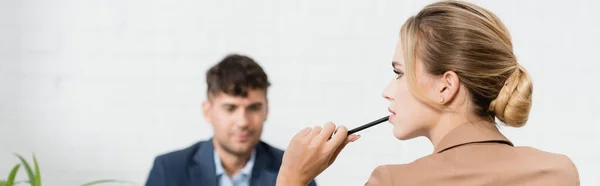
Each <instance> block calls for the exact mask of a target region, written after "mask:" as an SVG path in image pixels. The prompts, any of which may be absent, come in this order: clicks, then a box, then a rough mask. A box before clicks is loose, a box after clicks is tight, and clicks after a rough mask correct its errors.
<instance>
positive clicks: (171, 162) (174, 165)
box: [156, 141, 209, 170]
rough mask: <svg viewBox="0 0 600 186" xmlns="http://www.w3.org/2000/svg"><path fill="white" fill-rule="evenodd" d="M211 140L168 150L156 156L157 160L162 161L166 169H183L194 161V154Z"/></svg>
mask: <svg viewBox="0 0 600 186" xmlns="http://www.w3.org/2000/svg"><path fill="white" fill-rule="evenodd" d="M208 142H209V141H200V142H197V143H195V144H193V145H191V146H189V147H186V148H183V149H179V150H175V151H172V152H168V153H165V154H162V155H159V156H158V157H156V160H157V161H159V162H162V163H163V165H164V166H165V169H167V170H171V169H181V168H182V167H186V166H189V165H192V164H193V163H194V156H195V155H196V152H197V151H198V149H200V148H202V147H203V146H205V145H206V143H208Z"/></svg>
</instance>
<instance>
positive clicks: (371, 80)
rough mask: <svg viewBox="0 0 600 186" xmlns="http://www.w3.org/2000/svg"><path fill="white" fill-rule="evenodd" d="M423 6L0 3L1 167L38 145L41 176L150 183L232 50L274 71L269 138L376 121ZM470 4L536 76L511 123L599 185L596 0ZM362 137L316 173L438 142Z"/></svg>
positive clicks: (355, 169) (402, 159) (196, 133)
mask: <svg viewBox="0 0 600 186" xmlns="http://www.w3.org/2000/svg"><path fill="white" fill-rule="evenodd" d="M428 2H431V1H416V0H413V1H395V0H371V1H317V0H312V1H285V2H284V1H274V0H273V1H267V0H261V1H243V0H226V1H223V0H219V1H216V0H215V1H207V0H203V1H172V0H171V1H166V0H137V1H133V0H129V1H123V0H70V1H68V0H53V1H47V0H0V178H3V177H6V175H8V171H9V169H10V168H11V167H12V166H13V165H14V164H16V163H17V162H18V161H17V159H16V158H15V157H14V156H13V153H20V154H23V155H25V156H26V157H30V155H31V154H32V153H35V154H36V155H37V157H38V159H39V161H40V164H41V165H40V166H41V169H42V174H43V179H44V183H45V184H46V185H50V186H53V185H61V186H62V185H77V184H82V183H84V182H87V181H91V180H96V179H103V178H117V179H127V180H131V181H135V182H138V183H144V182H145V179H146V176H147V173H148V171H149V169H150V166H151V163H152V159H153V158H154V156H156V155H158V154H160V153H164V152H167V151H171V150H174V149H179V148H182V147H186V146H188V145H190V144H192V143H194V142H196V141H197V140H201V139H206V138H208V137H209V136H210V135H211V128H210V127H209V125H208V124H206V123H205V122H204V119H203V118H202V116H201V110H200V103H201V102H202V101H203V98H204V97H205V95H204V91H205V85H204V72H205V71H206V70H207V68H208V67H209V66H210V65H212V64H213V63H215V62H217V61H218V60H219V59H221V58H222V57H223V56H224V55H225V54H227V53H230V52H241V53H243V54H248V55H250V56H252V57H253V58H255V59H256V60H257V61H258V62H259V63H261V65H262V66H263V67H264V68H265V69H266V71H267V73H268V74H269V76H270V78H271V80H272V82H273V88H272V89H271V91H270V94H269V96H270V101H271V102H270V103H271V115H270V117H269V120H268V122H267V124H266V125H267V126H266V131H265V133H264V136H263V137H264V140H266V141H268V142H269V143H271V144H273V145H275V146H277V147H280V148H284V147H285V146H286V145H287V142H288V140H289V139H290V138H291V136H292V135H293V134H294V133H295V132H297V131H298V130H299V129H301V128H303V127H305V126H313V125H320V124H323V123H325V122H327V121H334V122H336V123H338V124H344V125H347V126H349V127H352V126H356V125H360V124H363V123H365V122H368V121H371V120H373V119H376V118H378V117H381V116H383V115H384V114H386V113H387V112H386V108H387V102H386V101H385V100H383V99H382V98H381V96H380V93H381V91H382V89H383V87H384V86H385V85H386V83H387V82H388V81H389V80H390V78H392V76H393V74H392V73H391V68H390V60H391V56H392V52H393V49H394V45H395V42H396V39H398V31H399V28H400V26H401V24H402V23H403V22H404V20H405V19H406V18H407V17H408V16H409V15H411V14H414V13H416V12H417V11H418V10H419V9H420V8H421V7H422V6H424V5H425V4H427V3H428ZM475 2H476V3H478V4H480V5H482V6H484V7H486V8H489V9H491V10H492V11H494V12H496V13H497V15H498V16H499V17H500V18H501V19H502V20H503V21H504V23H505V24H506V25H507V26H508V28H509V29H510V31H511V33H512V36H513V41H514V45H515V51H516V53H517V55H518V57H519V59H520V62H521V63H522V64H523V65H524V66H525V67H526V68H527V69H528V70H529V71H530V73H531V74H532V76H533V78H534V83H535V84H534V85H535V91H534V92H535V93H534V99H535V100H534V101H535V104H534V107H533V111H532V114H531V118H530V122H529V124H528V125H527V126H526V127H524V128H522V129H503V131H505V134H506V135H507V136H509V137H510V138H511V139H512V140H513V141H514V142H515V143H516V144H517V145H531V146H534V147H537V148H540V149H543V150H548V151H553V152H559V153H565V154H568V155H569V156H570V157H571V158H572V159H573V160H574V161H575V163H576V165H577V166H578V168H579V171H580V176H581V183H582V185H590V186H591V185H600V178H599V177H598V176H597V175H598V173H597V172H598V171H600V169H599V168H598V167H600V161H599V160H598V157H600V148H598V146H600V137H598V136H599V135H598V131H600V127H598V126H599V125H598V124H600V120H599V119H598V117H597V115H598V114H600V112H599V111H598V106H597V105H598V104H599V103H600V99H599V98H598V93H600V91H599V88H598V83H597V82H596V81H597V79H598V77H597V76H596V74H597V72H596V71H597V69H598V68H599V67H600V66H599V65H598V63H597V57H596V56H597V55H596V54H597V51H596V50H597V49H598V47H597V43H598V42H600V37H599V36H598V33H600V25H599V24H598V23H597V20H596V19H597V18H598V17H600V14H599V13H598V12H596V11H594V10H596V9H598V8H600V3H598V2H597V1H591V0H590V1H577V2H575V1H569V3H566V2H564V1H552V2H548V1H544V3H540V2H537V1H528V2H522V1H516V0H512V1H501V2H500V1H483V0H481V1H475ZM542 65H543V66H542ZM362 135H363V138H361V139H360V140H359V141H358V142H357V143H355V144H353V145H351V146H349V147H348V148H347V149H346V150H345V151H344V153H343V154H342V155H341V157H340V158H339V160H338V162H336V164H334V165H333V166H332V167H331V168H330V169H328V170H327V171H326V172H325V173H323V174H322V175H321V176H320V177H319V178H318V181H319V183H320V184H321V185H362V184H363V183H364V182H365V181H366V179H367V178H368V176H369V174H370V173H371V171H372V169H373V168H374V167H375V166H377V165H380V164H389V163H406V162H410V161H412V160H414V159H416V158H418V157H420V156H423V155H426V154H428V153H430V152H431V150H432V149H431V145H430V144H429V143H428V141H427V140H425V139H424V138H419V139H415V140H411V141H406V142H401V141H397V140H395V138H394V137H393V135H392V133H391V126H390V125H387V124H386V125H382V126H379V127H377V128H373V129H369V130H367V131H364V132H363V133H362ZM377 145H379V146H377ZM21 173H23V172H21ZM21 178H25V177H24V176H23V175H21Z"/></svg>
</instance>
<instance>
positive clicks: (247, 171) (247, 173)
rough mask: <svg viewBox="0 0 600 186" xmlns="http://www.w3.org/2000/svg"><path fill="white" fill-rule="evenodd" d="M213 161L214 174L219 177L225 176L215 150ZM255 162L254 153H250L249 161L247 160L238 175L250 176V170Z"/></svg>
mask: <svg viewBox="0 0 600 186" xmlns="http://www.w3.org/2000/svg"><path fill="white" fill-rule="evenodd" d="M214 160H215V173H216V174H217V176H221V175H223V174H225V168H223V164H221V157H220V156H219V153H218V152H217V151H216V150H214ZM255 160H256V151H252V155H250V159H249V160H248V162H247V163H246V165H245V166H244V168H242V170H240V172H239V173H238V174H242V175H245V176H250V175H251V174H252V168H253V167H254V161H255Z"/></svg>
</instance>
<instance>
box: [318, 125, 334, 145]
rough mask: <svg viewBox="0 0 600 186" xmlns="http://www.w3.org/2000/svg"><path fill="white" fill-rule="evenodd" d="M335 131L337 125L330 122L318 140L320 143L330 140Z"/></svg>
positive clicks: (324, 127)
mask: <svg viewBox="0 0 600 186" xmlns="http://www.w3.org/2000/svg"><path fill="white" fill-rule="evenodd" d="M334 130H335V124H333V123H331V122H329V123H327V124H325V126H323V130H321V134H319V136H318V138H319V139H318V140H319V141H320V142H324V141H327V140H329V138H330V137H331V134H333V131H334Z"/></svg>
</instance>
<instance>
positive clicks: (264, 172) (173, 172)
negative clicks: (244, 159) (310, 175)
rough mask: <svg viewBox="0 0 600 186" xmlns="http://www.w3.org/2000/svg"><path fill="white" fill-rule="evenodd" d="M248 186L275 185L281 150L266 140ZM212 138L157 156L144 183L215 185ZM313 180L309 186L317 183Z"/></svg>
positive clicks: (258, 151)
mask: <svg viewBox="0 0 600 186" xmlns="http://www.w3.org/2000/svg"><path fill="white" fill-rule="evenodd" d="M255 150H256V159H255V162H254V167H253V168H252V177H251V178H250V186H274V185H275V182H276V180H277V174H278V172H279V167H280V166H281V159H282V158H283V151H281V150H279V149H276V148H274V147H271V146H270V145H268V144H267V143H265V142H262V141H261V142H260V143H259V144H258V145H256V149H255ZM213 151H214V146H213V143H212V139H210V140H207V141H201V142H198V143H196V144H194V145H192V146H191V147H188V148H186V149H183V150H178V151H175V152H171V153H167V154H164V155H160V156H158V157H157V158H156V159H155V160H154V165H153V166H152V170H151V171H150V175H149V176H148V180H147V181H146V186H217V185H218V180H217V176H216V174H215V163H214V157H213ZM316 185H317V184H316V183H315V181H312V182H311V183H310V186H316Z"/></svg>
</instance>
